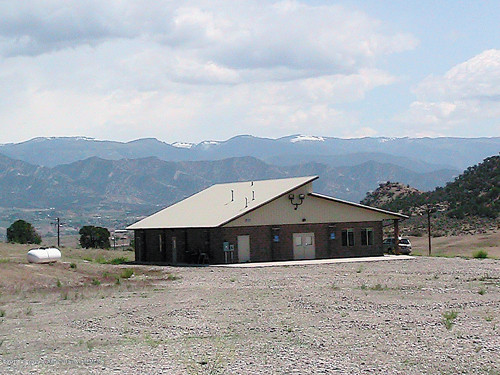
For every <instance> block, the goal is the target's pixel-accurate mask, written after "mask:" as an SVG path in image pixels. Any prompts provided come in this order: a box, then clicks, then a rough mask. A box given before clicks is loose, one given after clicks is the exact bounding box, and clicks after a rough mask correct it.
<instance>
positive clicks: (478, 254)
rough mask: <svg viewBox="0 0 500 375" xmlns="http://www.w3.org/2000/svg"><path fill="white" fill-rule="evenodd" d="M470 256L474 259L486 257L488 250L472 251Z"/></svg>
mask: <svg viewBox="0 0 500 375" xmlns="http://www.w3.org/2000/svg"><path fill="white" fill-rule="evenodd" d="M472 257H473V258H475V259H486V258H488V252H487V251H484V250H478V251H474V252H473V253H472Z"/></svg>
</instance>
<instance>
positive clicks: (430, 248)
mask: <svg viewBox="0 0 500 375" xmlns="http://www.w3.org/2000/svg"><path fill="white" fill-rule="evenodd" d="M427 233H428V234H429V256H431V252H432V243H431V209H430V207H427Z"/></svg>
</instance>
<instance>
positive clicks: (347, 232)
mask: <svg viewBox="0 0 500 375" xmlns="http://www.w3.org/2000/svg"><path fill="white" fill-rule="evenodd" d="M342 246H354V229H343V230H342Z"/></svg>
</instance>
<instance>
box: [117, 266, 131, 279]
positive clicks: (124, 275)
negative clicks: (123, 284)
mask: <svg viewBox="0 0 500 375" xmlns="http://www.w3.org/2000/svg"><path fill="white" fill-rule="evenodd" d="M133 274H134V270H133V269H132V268H125V269H124V270H123V271H122V273H121V275H120V276H121V278H122V279H129V278H130V277H131V276H132V275H133Z"/></svg>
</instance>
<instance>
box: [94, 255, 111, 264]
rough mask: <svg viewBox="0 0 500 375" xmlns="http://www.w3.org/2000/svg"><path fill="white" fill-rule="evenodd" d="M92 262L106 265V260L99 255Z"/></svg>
mask: <svg viewBox="0 0 500 375" xmlns="http://www.w3.org/2000/svg"><path fill="white" fill-rule="evenodd" d="M94 262H96V263H99V264H106V263H108V262H107V260H106V258H104V257H103V256H102V255H99V256H98V257H97V258H95V259H94Z"/></svg>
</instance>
